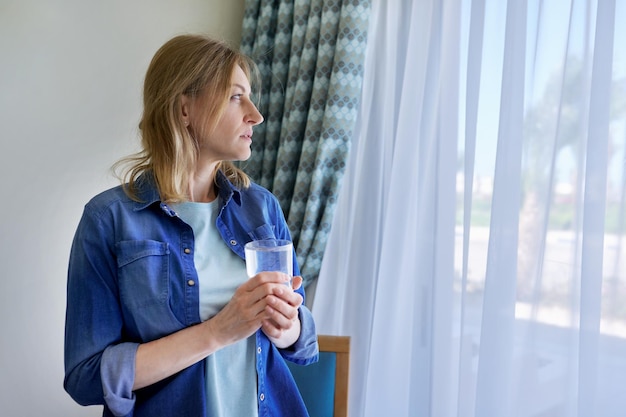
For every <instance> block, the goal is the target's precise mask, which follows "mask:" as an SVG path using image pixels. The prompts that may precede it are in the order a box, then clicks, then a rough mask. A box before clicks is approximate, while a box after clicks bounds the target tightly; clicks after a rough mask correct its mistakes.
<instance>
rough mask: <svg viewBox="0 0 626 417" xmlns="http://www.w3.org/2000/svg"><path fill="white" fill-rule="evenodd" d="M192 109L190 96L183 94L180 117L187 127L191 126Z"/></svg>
mask: <svg viewBox="0 0 626 417" xmlns="http://www.w3.org/2000/svg"><path fill="white" fill-rule="evenodd" d="M190 109H191V99H190V98H189V96H188V95H186V94H183V95H182V96H181V98H180V113H181V114H180V117H181V119H182V121H183V123H184V124H185V126H189V123H190Z"/></svg>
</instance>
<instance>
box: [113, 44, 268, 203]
mask: <svg viewBox="0 0 626 417" xmlns="http://www.w3.org/2000/svg"><path fill="white" fill-rule="evenodd" d="M237 65H239V66H240V67H241V69H242V70H243V71H244V73H245V74H246V76H247V77H248V79H249V80H250V84H251V85H252V88H253V89H254V88H255V86H258V84H259V75H258V70H257V67H256V65H255V64H254V63H253V62H252V61H251V60H250V59H249V58H248V57H247V56H245V55H243V54H241V53H239V52H237V51H235V50H234V49H233V48H231V47H230V46H228V45H227V44H226V43H225V42H222V41H218V40H215V39H211V38H209V37H206V36H202V35H181V36H177V37H175V38H173V39H171V40H169V41H168V42H166V43H165V44H164V45H163V46H162V47H161V48H160V49H159V50H158V51H157V52H156V54H155V55H154V57H153V58H152V62H151V63H150V65H149V67H148V70H147V72H146V77H145V81H144V91H143V117H142V119H141V122H140V124H139V128H140V131H141V146H142V150H141V151H140V152H138V153H136V154H134V155H130V156H128V157H126V158H123V159H122V160H120V161H118V162H117V163H116V164H115V165H114V166H113V169H114V171H116V172H117V171H118V170H119V171H122V173H121V174H118V177H119V178H120V180H121V181H122V183H123V184H125V190H126V193H127V194H128V195H129V196H130V197H131V198H133V199H134V200H138V196H137V180H138V178H139V177H140V176H141V174H143V173H145V172H147V171H151V172H152V174H153V176H154V179H155V182H156V186H157V189H158V190H159V193H160V196H161V199H162V200H163V201H168V202H175V201H186V200H188V199H189V196H188V185H189V177H190V174H191V173H192V171H193V169H194V167H195V165H196V161H197V158H198V143H197V141H196V140H195V139H194V138H193V136H192V135H191V134H190V133H189V131H188V130H187V127H186V126H185V124H184V122H183V119H182V107H181V106H182V97H183V95H187V96H191V97H195V96H197V95H198V94H199V93H200V92H202V93H203V94H205V93H208V94H209V97H213V99H212V100H208V101H207V102H208V104H207V109H205V110H206V111H205V112H204V114H205V115H206V116H205V117H206V119H207V120H206V121H207V122H208V123H205V124H203V125H205V126H213V128H214V127H215V126H216V124H217V122H218V121H219V119H220V117H221V115H222V113H223V111H224V108H225V107H226V104H227V103H228V97H229V89H230V83H231V76H232V73H233V70H234V68H235V66H237ZM217 169H218V170H221V171H222V172H223V173H224V174H225V175H226V177H227V178H228V179H229V180H230V181H231V182H232V183H233V184H234V185H235V186H237V187H243V188H247V187H249V186H250V178H249V177H248V176H247V175H246V173H244V172H243V171H242V170H241V169H239V168H237V167H236V166H235V165H234V164H233V163H232V162H230V161H222V162H220V163H219V164H218V166H217Z"/></svg>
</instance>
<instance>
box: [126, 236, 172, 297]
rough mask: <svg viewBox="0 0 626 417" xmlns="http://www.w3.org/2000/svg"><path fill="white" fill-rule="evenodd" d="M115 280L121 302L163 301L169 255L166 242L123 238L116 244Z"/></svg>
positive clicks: (167, 282) (165, 290) (167, 291)
mask: <svg viewBox="0 0 626 417" xmlns="http://www.w3.org/2000/svg"><path fill="white" fill-rule="evenodd" d="M116 250H117V267H118V280H119V281H118V284H119V289H120V298H121V300H122V303H124V304H125V305H127V306H129V307H131V308H142V307H145V306H146V305H150V304H154V303H155V302H156V303H158V304H162V303H167V301H168V297H169V262H168V261H169V259H168V255H169V253H170V249H169V246H168V244H167V243H165V242H158V241H154V240H125V241H120V242H118V243H117V244H116Z"/></svg>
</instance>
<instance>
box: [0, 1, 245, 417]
mask: <svg viewBox="0 0 626 417" xmlns="http://www.w3.org/2000/svg"><path fill="white" fill-rule="evenodd" d="M243 3H244V0H177V1H171V0H133V1H127V0H106V1H105V0H101V1H84V0H0V143H1V146H2V147H1V150H0V195H1V196H2V202H1V203H0V206H1V207H2V208H1V211H0V213H1V216H0V225H1V228H0V266H1V267H2V273H1V275H0V322H1V324H0V415H2V416H18V417H19V416H37V415H46V416H63V417H71V416H97V415H100V414H101V408H100V407H89V408H84V407H81V406H79V405H77V404H75V403H74V402H73V401H72V400H71V398H70V397H69V396H68V395H67V394H66V393H65V391H64V390H63V387H62V381H63V330H64V329H63V326H64V314H65V283H66V269H67V260H68V253H69V249H70V244H71V239H72V236H73V233H74V229H75V227H76V224H77V222H78V220H79V218H80V215H81V212H82V208H83V205H84V204H85V202H86V201H87V200H88V199H89V198H90V197H91V196H93V195H94V194H96V193H97V192H99V191H101V190H103V189H105V188H108V187H109V186H112V185H115V184H116V181H115V179H114V178H113V177H112V176H111V175H110V172H109V167H110V166H111V164H112V163H113V162H115V161H116V160H117V159H118V158H120V157H121V156H123V155H125V154H127V153H129V152H131V151H133V150H134V149H136V143H137V138H136V136H137V129H136V126H137V123H138V122H139V117H140V113H141V108H140V103H141V96H140V93H141V84H142V81H143V75H144V73H145V70H146V68H147V65H148V62H149V60H150V59H151V57H152V55H153V54H154V52H155V51H156V49H157V48H158V47H159V46H160V45H161V44H162V43H163V42H165V41H166V40H167V39H168V38H170V37H171V36H173V35H175V34H178V33H183V32H205V33H209V34H213V35H215V36H220V37H222V38H225V39H227V40H231V41H232V42H233V43H234V44H238V42H239V39H240V33H241V21H242V16H243V7H244V4H243Z"/></svg>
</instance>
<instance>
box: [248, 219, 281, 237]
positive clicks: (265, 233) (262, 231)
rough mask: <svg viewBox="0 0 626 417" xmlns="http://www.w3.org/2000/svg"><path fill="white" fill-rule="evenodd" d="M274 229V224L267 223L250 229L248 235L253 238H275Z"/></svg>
mask: <svg viewBox="0 0 626 417" xmlns="http://www.w3.org/2000/svg"><path fill="white" fill-rule="evenodd" d="M274 229H275V228H274V225H272V224H267V223H265V224H262V225H261V226H259V227H257V228H256V229H253V230H251V231H249V232H248V236H250V238H252V240H263V239H275V238H276V236H275V235H274Z"/></svg>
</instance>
